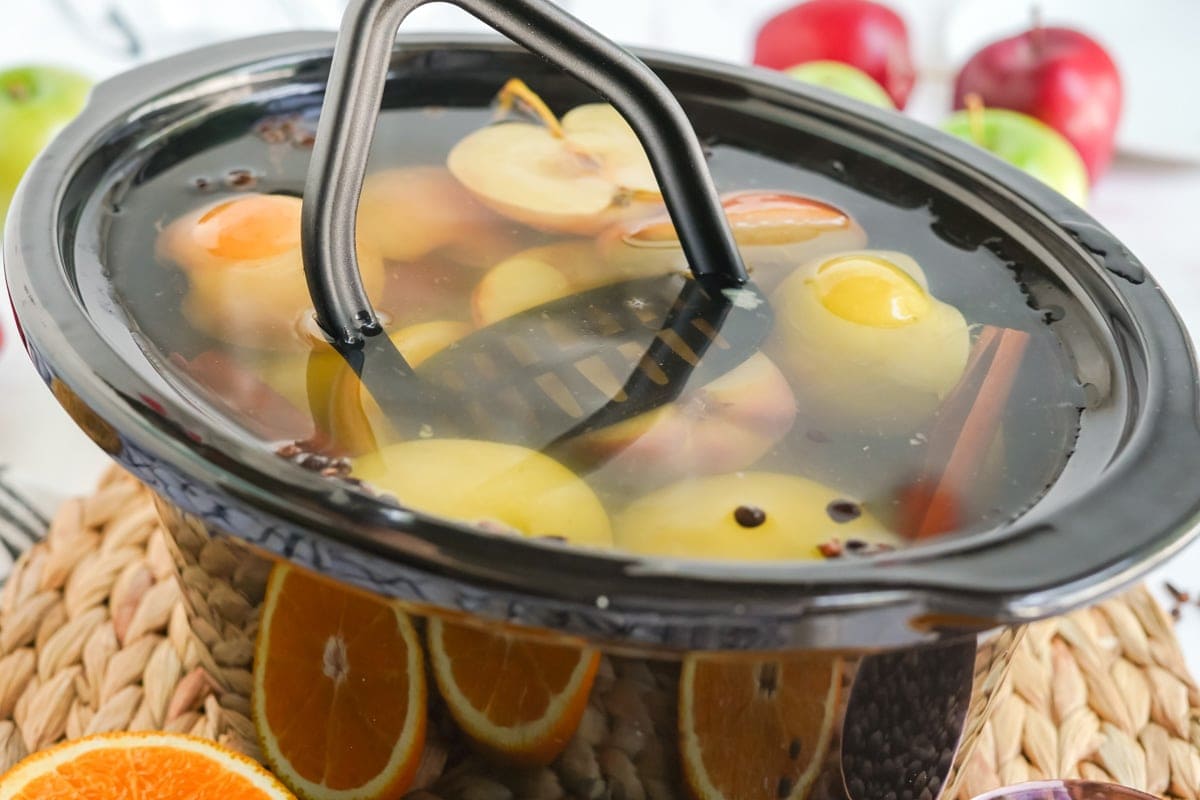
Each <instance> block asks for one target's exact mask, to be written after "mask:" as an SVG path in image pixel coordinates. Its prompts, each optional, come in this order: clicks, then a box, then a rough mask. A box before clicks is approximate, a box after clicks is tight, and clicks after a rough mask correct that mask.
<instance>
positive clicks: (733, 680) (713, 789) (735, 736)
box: [679, 653, 842, 800]
mask: <svg viewBox="0 0 1200 800" xmlns="http://www.w3.org/2000/svg"><path fill="white" fill-rule="evenodd" d="M841 683H842V665H841V660H840V659H838V658H837V657H835V656H827V655H820V654H811V653H805V654H775V655H764V654H753V655H738V656H727V655H725V656H723V655H703V656H689V657H688V658H687V659H686V660H685V661H684V663H683V674H682V676H681V679H680V683H679V738H680V750H681V751H682V756H683V767H684V777H685V779H686V780H687V784H688V788H689V789H690V790H691V792H692V795H693V796H694V797H696V798H698V800H803V798H806V797H808V791H809V788H810V787H811V786H812V783H813V781H814V780H816V777H817V775H818V774H819V773H820V771H821V766H822V764H823V762H824V760H825V754H826V752H827V751H828V750H829V740H830V738H831V736H832V735H833V728H834V725H835V723H836V721H837V706H838V694H839V692H840V690H841Z"/></svg>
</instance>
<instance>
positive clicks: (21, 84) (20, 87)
mask: <svg viewBox="0 0 1200 800" xmlns="http://www.w3.org/2000/svg"><path fill="white" fill-rule="evenodd" d="M4 93H5V94H7V95H8V97H9V99H10V100H14V101H16V102H18V103H22V102H24V101H26V100H28V99H29V94H30V92H29V84H28V83H27V82H25V81H23V80H22V81H13V82H12V83H6V84H5V85H4Z"/></svg>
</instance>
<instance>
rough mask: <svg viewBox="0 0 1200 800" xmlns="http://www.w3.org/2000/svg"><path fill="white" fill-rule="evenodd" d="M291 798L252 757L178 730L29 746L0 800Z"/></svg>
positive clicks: (0, 779)
mask: <svg viewBox="0 0 1200 800" xmlns="http://www.w3.org/2000/svg"><path fill="white" fill-rule="evenodd" d="M82 797H153V798H155V799H156V800H184V799H185V798H186V800H292V798H293V795H292V793H291V792H289V791H288V790H287V788H286V787H285V786H284V785H283V784H282V783H280V782H279V781H278V780H277V779H276V778H275V777H274V776H273V775H271V774H270V773H269V772H267V771H266V770H265V769H263V768H262V766H260V765H259V764H258V763H257V762H255V761H253V760H251V759H249V758H247V757H246V756H244V755H242V754H241V753H235V752H234V751H232V750H229V749H227V748H225V747H222V746H221V745H219V744H217V743H216V742H211V741H208V740H207V739H201V738H199V737H196V736H187V735H184V734H178V733H157V732H146V731H142V732H137V733H129V732H123V733H102V734H97V735H95V736H86V737H84V738H82V739H73V740H71V741H69V742H64V743H63V744H60V745H58V746H56V747H51V748H49V749H47V750H42V751H40V752H37V753H34V754H33V755H31V756H28V757H27V758H25V759H23V760H22V761H21V762H19V763H18V764H17V765H16V766H14V767H13V768H12V769H10V770H9V771H8V772H7V773H5V774H4V775H3V776H0V798H3V800H49V798H63V799H64V800H66V799H67V798H82Z"/></svg>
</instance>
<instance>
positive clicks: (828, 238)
mask: <svg viewBox="0 0 1200 800" xmlns="http://www.w3.org/2000/svg"><path fill="white" fill-rule="evenodd" d="M721 205H722V207H723V208H724V209H725V216H726V218H727V219H728V220H729V226H730V228H731V229H732V230H733V238H734V240H735V241H736V242H737V243H738V250H739V251H740V252H741V254H742V258H743V259H744V260H745V262H746V268H747V269H748V270H749V271H750V277H751V278H752V279H753V280H754V282H755V283H756V284H758V286H759V288H760V289H762V290H764V291H768V292H769V291H771V290H772V289H774V288H775V287H776V286H778V285H779V283H780V281H782V280H783V279H784V278H786V277H787V276H788V275H790V274H791V272H792V271H793V270H794V269H796V267H798V266H800V265H801V264H804V263H805V262H807V261H809V260H811V259H812V258H815V257H816V256H819V255H822V254H824V253H835V252H838V251H843V250H852V249H857V248H861V247H864V246H865V245H866V243H867V235H866V233H865V232H864V231H863V229H862V228H861V227H860V226H859V225H858V223H857V222H855V221H854V219H853V218H852V217H851V216H850V215H849V214H847V213H846V212H845V211H842V210H841V209H839V208H837V207H835V206H831V205H829V204H828V203H823V202H821V201H820V200H815V199H813V198H811V197H804V196H802V195H796V194H789V193H787V192H777V191H761V190H753V191H744V192H731V193H729V194H726V195H723V196H722V198H721ZM599 248H600V252H601V253H602V254H603V255H604V257H605V259H606V260H608V261H610V262H613V263H615V264H618V265H621V266H624V267H625V268H626V269H631V268H633V267H634V266H638V265H640V266H641V267H642V268H643V269H646V270H649V269H651V268H657V269H658V270H659V271H666V270H670V269H677V270H686V269H687V259H686V258H684V255H683V249H682V247H681V246H680V243H679V237H678V235H677V234H676V233H675V226H674V225H673V224H672V223H671V218H670V217H669V216H668V215H666V214H665V213H663V214H658V215H656V216H653V217H649V218H646V219H639V220H632V221H628V222H624V223H620V224H618V225H616V226H614V227H612V228H610V229H609V230H607V231H605V232H604V233H603V234H601V236H600V239H599Z"/></svg>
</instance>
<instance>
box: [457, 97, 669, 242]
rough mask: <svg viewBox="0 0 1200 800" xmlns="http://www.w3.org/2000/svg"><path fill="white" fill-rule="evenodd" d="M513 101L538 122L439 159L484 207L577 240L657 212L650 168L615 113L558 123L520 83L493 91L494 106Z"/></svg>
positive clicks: (485, 136) (519, 124)
mask: <svg viewBox="0 0 1200 800" xmlns="http://www.w3.org/2000/svg"><path fill="white" fill-rule="evenodd" d="M506 93H507V94H506ZM513 94H518V95H520V96H521V98H522V99H524V100H525V101H526V104H527V105H529V106H532V107H534V108H535V109H536V113H537V114H538V116H539V117H540V120H539V121H538V122H528V121H503V122H498V123H495V124H493V125H489V126H488V127H486V128H481V129H479V130H477V131H475V132H474V133H471V134H468V135H467V136H466V137H464V138H463V139H462V140H461V141H459V142H458V144H456V145H455V146H454V148H453V149H452V150H451V151H450V155H449V156H448V157H447V159H446V166H447V167H448V168H449V170H450V172H451V173H452V174H453V175H454V177H455V178H457V179H458V180H459V182H460V183H461V184H462V185H463V186H465V187H466V188H467V189H468V190H469V191H470V192H471V193H472V194H473V195H474V196H475V197H476V198H478V199H479V200H480V201H481V202H482V203H483V204H484V205H486V206H488V207H490V208H491V209H493V210H495V211H497V212H499V213H500V214H503V215H504V216H506V217H508V218H510V219H513V220H516V221H517V222H521V223H523V224H525V225H529V226H530V227H533V228H537V229H538V230H543V231H549V232H551V233H574V234H579V235H584V236H590V235H593V234H596V233H599V232H600V231H602V230H604V229H605V228H606V227H608V226H610V225H612V224H613V223H615V222H618V221H620V220H623V219H629V218H632V217H638V216H645V215H647V214H649V213H653V212H654V211H655V210H657V209H658V208H659V207H660V206H661V204H662V195H661V193H660V192H659V189H658V183H657V181H656V180H655V178H654V170H653V169H652V168H651V166H650V160H649V158H648V157H647V156H646V153H645V151H644V150H643V149H642V146H641V143H640V142H639V141H638V139H637V136H636V135H635V134H634V132H633V128H631V127H630V126H629V123H627V122H626V121H625V119H624V118H623V117H622V116H621V115H620V113H619V112H618V111H617V110H616V109H615V108H613V107H612V106H611V105H608V104H607V103H593V104H588V105H582V106H578V107H576V108H574V109H572V110H571V111H568V112H567V114H566V115H565V116H564V117H563V118H562V120H561V121H560V120H557V119H555V117H554V116H553V114H551V113H550V111H549V110H548V109H546V107H545V105H544V104H542V103H541V101H540V100H539V99H537V96H536V95H534V94H533V93H532V92H531V91H529V89H528V88H527V87H525V86H524V84H522V83H521V82H520V81H515V80H513V81H509V84H508V85H507V86H506V87H505V88H504V89H503V90H501V94H500V98H501V104H502V105H505V102H504V100H505V98H506V97H511V95H513ZM510 102H511V101H510Z"/></svg>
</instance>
